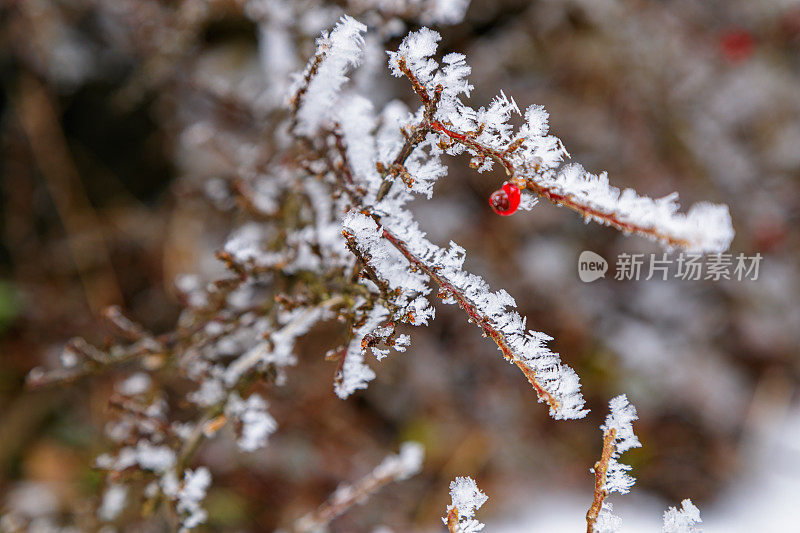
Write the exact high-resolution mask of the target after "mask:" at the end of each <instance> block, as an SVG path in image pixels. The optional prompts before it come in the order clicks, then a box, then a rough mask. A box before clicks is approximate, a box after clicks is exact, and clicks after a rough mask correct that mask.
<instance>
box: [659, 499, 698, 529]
mask: <svg viewBox="0 0 800 533" xmlns="http://www.w3.org/2000/svg"><path fill="white" fill-rule="evenodd" d="M700 522H702V520H701V519H700V510H699V509H698V508H697V507H695V505H694V504H693V503H692V500H689V499H686V500H683V501H682V502H681V508H680V509H676V508H675V507H670V508H669V509H667V510H666V511H664V528H663V529H662V531H663V533H694V532H696V531H699V530H698V529H697V528H696V527H695V526H696V525H697V524H699V523H700Z"/></svg>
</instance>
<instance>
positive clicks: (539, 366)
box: [344, 211, 587, 419]
mask: <svg viewBox="0 0 800 533" xmlns="http://www.w3.org/2000/svg"><path fill="white" fill-rule="evenodd" d="M379 220H380V221H381V224H382V225H381V226H379V225H378V223H377V222H376V221H375V219H373V218H372V217H370V216H368V215H365V214H363V213H360V212H351V213H350V214H348V216H347V217H346V219H345V222H344V227H345V233H346V234H347V235H349V236H350V238H351V239H353V240H354V241H355V242H356V246H357V248H358V249H359V250H360V252H361V253H363V254H364V255H366V256H368V257H370V258H371V259H370V260H369V263H370V266H371V267H373V268H374V269H375V270H376V271H377V272H378V274H379V275H380V276H382V277H383V279H385V280H386V282H387V283H388V285H389V287H391V288H392V289H393V290H395V291H398V292H399V296H398V297H397V298H398V299H397V301H398V302H399V306H400V307H401V308H404V309H405V308H407V306H408V305H409V303H408V302H411V303H412V304H414V305H415V310H417V312H419V310H420V309H421V310H422V312H423V313H426V314H425V315H424V316H425V320H426V321H427V317H428V315H427V309H428V307H427V302H425V303H415V302H420V300H421V298H420V297H419V296H417V295H419V294H423V295H424V294H427V292H428V289H426V288H425V283H427V282H428V281H433V282H434V283H436V284H437V285H438V286H439V296H440V297H441V298H442V299H443V301H444V302H445V303H458V305H459V306H460V307H461V308H462V309H464V311H465V312H466V313H467V315H468V317H469V319H470V321H471V322H474V323H475V324H476V325H477V326H478V327H480V328H481V329H482V330H483V334H484V336H487V337H490V338H491V339H492V340H493V341H494V342H495V343H496V344H497V347H498V349H499V350H500V352H501V353H502V354H503V357H505V359H506V360H507V361H509V362H510V363H512V364H515V365H516V366H517V367H519V368H520V370H522V372H523V373H524V374H525V376H526V377H527V378H528V380H529V381H530V383H531V385H533V387H534V389H535V390H536V392H537V394H538V396H539V401H542V402H546V403H547V404H548V406H549V407H550V414H551V416H553V417H554V418H556V419H570V418H582V417H583V416H585V414H586V413H587V411H586V410H584V409H583V405H584V400H583V396H582V395H581V393H580V383H579V380H578V376H577V374H576V373H575V371H574V370H572V369H571V368H570V367H568V366H566V365H564V364H562V363H561V360H560V358H559V357H558V354H555V353H553V352H552V351H550V349H549V348H547V346H546V345H545V343H546V342H547V341H548V340H550V337H548V336H547V335H545V334H543V333H538V332H534V331H529V330H528V329H527V327H526V320H525V319H524V318H523V317H522V316H520V315H519V313H517V312H516V311H515V310H514V308H515V307H516V302H515V301H514V299H513V298H512V297H511V295H509V294H508V293H507V292H506V291H504V290H500V291H497V292H494V291H492V290H491V289H490V288H489V285H488V284H487V283H486V281H485V280H483V278H481V277H480V276H477V275H475V274H470V273H468V272H465V271H463V270H462V265H463V263H464V258H465V254H464V249H463V248H461V247H460V246H458V245H456V244H455V243H450V247H449V248H447V249H443V248H440V247H438V246H436V245H435V244H433V243H431V242H430V241H429V240H428V239H427V238H426V237H425V234H424V233H423V232H422V231H421V230H420V229H419V227H418V226H417V223H416V222H415V221H413V219H411V218H410V214H409V213H408V212H406V211H395V212H394V214H390V213H382V216H381V217H379ZM387 243H390V244H391V245H392V246H393V247H394V248H395V251H393V250H391V249H389V248H387V246H386V244H387ZM398 253H399V256H398ZM412 298H414V299H413V300H412ZM422 300H424V299H422ZM414 316H416V315H414Z"/></svg>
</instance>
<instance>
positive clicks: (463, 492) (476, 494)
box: [442, 476, 489, 533]
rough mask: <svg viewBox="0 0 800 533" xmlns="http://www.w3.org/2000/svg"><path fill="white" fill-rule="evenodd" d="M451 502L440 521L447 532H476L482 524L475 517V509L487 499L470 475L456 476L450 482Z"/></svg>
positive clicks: (481, 527) (480, 528)
mask: <svg viewBox="0 0 800 533" xmlns="http://www.w3.org/2000/svg"><path fill="white" fill-rule="evenodd" d="M450 498H451V503H450V505H448V506H447V514H446V515H445V516H444V517H443V518H442V522H444V524H445V525H446V526H447V530H448V532H449V533H476V532H477V531H481V530H482V529H483V527H484V524H482V523H481V522H479V521H478V520H476V519H475V511H477V510H478V509H480V508H481V506H482V505H483V504H484V503H486V500H488V499H489V497H488V496H486V494H484V493H483V491H481V490H480V489H479V488H478V484H477V483H475V480H474V479H472V478H471V477H468V476H466V477H457V478H456V479H455V480H453V481H452V482H450Z"/></svg>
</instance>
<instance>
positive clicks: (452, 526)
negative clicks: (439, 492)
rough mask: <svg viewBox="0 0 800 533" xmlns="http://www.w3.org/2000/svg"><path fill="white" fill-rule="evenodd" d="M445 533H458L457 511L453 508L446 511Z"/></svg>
mask: <svg viewBox="0 0 800 533" xmlns="http://www.w3.org/2000/svg"><path fill="white" fill-rule="evenodd" d="M447 531H448V533H458V509H456V508H455V506H453V507H452V508H450V510H449V511H447Z"/></svg>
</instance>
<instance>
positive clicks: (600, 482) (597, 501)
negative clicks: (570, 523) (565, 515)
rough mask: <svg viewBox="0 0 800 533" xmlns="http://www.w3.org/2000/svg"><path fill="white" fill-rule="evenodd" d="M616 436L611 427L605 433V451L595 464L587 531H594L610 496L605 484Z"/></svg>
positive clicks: (591, 532)
mask: <svg viewBox="0 0 800 533" xmlns="http://www.w3.org/2000/svg"><path fill="white" fill-rule="evenodd" d="M616 438H617V430H616V429H613V428H611V429H608V430H606V431H605V433H603V451H602V453H601V454H600V460H599V461H597V462H596V463H595V464H594V498H593V500H592V505H591V507H589V510H588V511H587V512H586V533H593V532H594V524H595V522H596V521H597V516H598V515H599V514H600V509H601V508H602V507H603V500H605V498H606V496H608V492H607V491H606V490H605V489H604V488H603V486H604V485H605V483H606V472H607V471H608V464H609V462H611V456H612V455H614V450H615V448H616Z"/></svg>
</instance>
